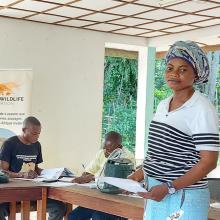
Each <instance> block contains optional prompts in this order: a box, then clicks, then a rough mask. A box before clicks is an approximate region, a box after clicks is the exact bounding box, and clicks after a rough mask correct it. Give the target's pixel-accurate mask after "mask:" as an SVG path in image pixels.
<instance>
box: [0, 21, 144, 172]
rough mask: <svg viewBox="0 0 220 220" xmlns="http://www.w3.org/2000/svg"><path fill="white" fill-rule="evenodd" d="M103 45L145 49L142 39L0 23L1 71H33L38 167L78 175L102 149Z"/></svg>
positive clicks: (7, 22) (18, 22)
mask: <svg viewBox="0 0 220 220" xmlns="http://www.w3.org/2000/svg"><path fill="white" fill-rule="evenodd" d="M105 42H114V43H126V44H133V45H140V46H144V45H146V40H144V39H142V38H133V37H126V36H119V35H112V34H105V33H99V32H93V31H85V30H80V29H73V28H67V27H58V26H53V25H46V24H38V23H34V22H25V21H19V20H13V19H5V18H0V68H4V69H5V68H22V69H24V68H25V69H26V68H28V69H29V68H31V69H33V71H34V81H33V95H32V113H33V115H35V116H37V117H38V118H39V119H40V120H41V122H42V126H43V129H42V134H41V137H40V141H41V143H42V148H43V156H44V164H43V165H42V167H55V166H66V167H70V168H72V169H74V170H76V171H78V170H79V169H80V166H81V163H85V162H86V161H89V160H91V159H92V158H93V157H94V155H95V153H96V151H97V149H98V148H99V147H100V138H101V121H102V98H103V97H102V92H103V90H102V89H103V88H102V87H103V69H104V44H105Z"/></svg>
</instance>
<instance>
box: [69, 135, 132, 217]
mask: <svg viewBox="0 0 220 220" xmlns="http://www.w3.org/2000/svg"><path fill="white" fill-rule="evenodd" d="M121 143H122V137H121V135H120V134H119V133H117V132H114V131H111V132H109V133H107V134H106V136H105V141H104V146H103V149H101V150H100V151H99V152H98V153H97V154H96V157H95V159H94V160H93V161H92V162H91V163H90V164H89V165H88V166H87V167H86V169H85V172H84V173H83V174H82V176H80V177H78V178H75V179H74V180H73V181H74V182H76V183H88V182H90V181H92V180H95V175H99V174H100V172H101V170H102V168H103V166H104V164H105V162H106V161H107V158H108V157H109V155H110V154H111V153H112V152H113V151H114V150H115V149H117V148H122V149H123V153H124V155H125V157H126V158H127V159H130V160H131V161H132V162H133V163H135V159H134V155H133V154H132V153H131V152H130V151H128V150H127V149H126V148H123V147H122V145H121ZM90 218H91V219H92V220H116V219H117V220H124V219H125V218H122V217H119V216H115V215H110V214H107V213H104V212H100V211H96V210H92V209H87V208H83V207H80V206H79V207H77V208H76V209H74V210H73V211H72V212H71V213H70V214H69V216H68V220H87V219H90Z"/></svg>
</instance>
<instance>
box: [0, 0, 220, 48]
mask: <svg viewBox="0 0 220 220" xmlns="http://www.w3.org/2000/svg"><path fill="white" fill-rule="evenodd" d="M0 16H1V17H9V18H16V19H22V20H27V21H35V22H41V23H48V24H55V25H61V26H68V27H74V28H81V29H86V30H95V31H101V32H108V33H114V34H122V35H129V36H137V37H144V38H153V37H158V36H165V35H172V34H175V33H183V32H186V31H189V30H197V29H202V28H205V27H211V26H216V25H219V24H220V0H74V1H70V0H0ZM218 34H219V33H218ZM218 34H217V35H216V36H215V37H213V38H212V39H207V38H204V39H203V40H201V41H200V42H199V43H200V44H201V45H202V46H205V45H209V44H210V43H211V44H220V36H219V35H218Z"/></svg>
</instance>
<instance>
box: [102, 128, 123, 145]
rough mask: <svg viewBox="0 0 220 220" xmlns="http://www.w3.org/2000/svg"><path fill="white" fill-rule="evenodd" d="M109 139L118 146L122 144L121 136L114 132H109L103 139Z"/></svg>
mask: <svg viewBox="0 0 220 220" xmlns="http://www.w3.org/2000/svg"><path fill="white" fill-rule="evenodd" d="M110 138H111V139H112V140H114V141H115V142H117V143H119V144H121V143H122V136H121V135H120V134H119V133H118V132H116V131H110V132H108V133H107V134H106V135H105V139H110Z"/></svg>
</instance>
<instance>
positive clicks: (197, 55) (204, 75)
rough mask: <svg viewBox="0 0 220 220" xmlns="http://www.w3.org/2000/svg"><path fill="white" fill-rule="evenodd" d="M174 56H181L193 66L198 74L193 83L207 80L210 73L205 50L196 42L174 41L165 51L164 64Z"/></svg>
mask: <svg viewBox="0 0 220 220" xmlns="http://www.w3.org/2000/svg"><path fill="white" fill-rule="evenodd" d="M174 58H181V59H183V60H185V61H186V62H188V63H189V64H190V65H191V66H192V67H193V69H194V70H195V72H196V74H197V76H198V79H196V81H195V84H201V83H205V82H207V81H208V76H209V73H210V68H209V63H208V59H207V57H206V54H205V52H204V51H203V50H202V49H201V48H200V47H199V46H198V45H197V44H196V43H194V42H192V41H177V42H175V43H174V44H173V45H172V46H171V47H170V49H169V51H168V52H167V55H166V58H165V60H166V64H167V63H168V62H169V61H170V60H172V59H174Z"/></svg>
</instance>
